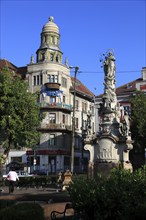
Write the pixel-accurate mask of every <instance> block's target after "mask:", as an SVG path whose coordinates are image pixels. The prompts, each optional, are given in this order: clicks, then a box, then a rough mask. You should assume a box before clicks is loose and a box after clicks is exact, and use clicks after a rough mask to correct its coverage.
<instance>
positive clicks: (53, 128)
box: [38, 123, 72, 133]
mask: <svg viewBox="0 0 146 220" xmlns="http://www.w3.org/2000/svg"><path fill="white" fill-rule="evenodd" d="M71 129H72V128H71V126H70V125H65V124H62V123H60V124H55V123H54V124H53V123H52V124H41V127H40V128H38V131H41V132H42V131H45V132H46V131H50V132H65V133H70V132H71V131H72V130H71Z"/></svg>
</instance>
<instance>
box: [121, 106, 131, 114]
mask: <svg viewBox="0 0 146 220" xmlns="http://www.w3.org/2000/svg"><path fill="white" fill-rule="evenodd" d="M123 107H124V112H128V115H130V113H131V112H130V106H128V105H127V106H126V105H125V106H123Z"/></svg>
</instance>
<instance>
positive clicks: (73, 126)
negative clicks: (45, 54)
mask: <svg viewBox="0 0 146 220" xmlns="http://www.w3.org/2000/svg"><path fill="white" fill-rule="evenodd" d="M70 69H75V71H74V84H73V91H74V94H73V116H72V145H71V172H72V174H73V171H74V148H75V98H76V75H77V72H78V70H79V67H78V66H76V67H72V66H71V67H70Z"/></svg>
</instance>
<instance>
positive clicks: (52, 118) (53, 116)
mask: <svg viewBox="0 0 146 220" xmlns="http://www.w3.org/2000/svg"><path fill="white" fill-rule="evenodd" d="M49 121H50V124H55V123H56V114H55V113H49Z"/></svg>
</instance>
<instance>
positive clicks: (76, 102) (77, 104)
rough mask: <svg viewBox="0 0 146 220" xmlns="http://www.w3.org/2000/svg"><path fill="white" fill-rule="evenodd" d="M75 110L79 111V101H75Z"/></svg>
mask: <svg viewBox="0 0 146 220" xmlns="http://www.w3.org/2000/svg"><path fill="white" fill-rule="evenodd" d="M75 109H77V110H78V109H79V101H78V100H75Z"/></svg>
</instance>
